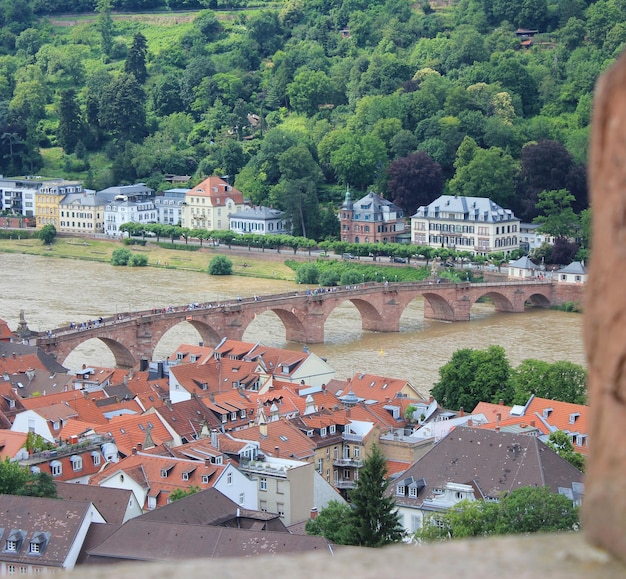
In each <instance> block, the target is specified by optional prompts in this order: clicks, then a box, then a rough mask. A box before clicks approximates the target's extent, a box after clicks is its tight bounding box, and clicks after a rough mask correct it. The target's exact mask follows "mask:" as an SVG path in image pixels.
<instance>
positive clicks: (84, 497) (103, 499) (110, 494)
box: [55, 481, 133, 525]
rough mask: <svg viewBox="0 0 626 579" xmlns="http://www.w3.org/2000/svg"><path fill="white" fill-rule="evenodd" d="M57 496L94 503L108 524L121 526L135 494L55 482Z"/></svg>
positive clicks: (120, 490) (124, 490)
mask: <svg viewBox="0 0 626 579" xmlns="http://www.w3.org/2000/svg"><path fill="white" fill-rule="evenodd" d="M55 485H56V488H57V496H59V497H60V498H62V499H66V500H72V501H82V502H87V503H93V505H94V506H95V507H96V508H97V509H98V511H99V512H100V514H101V515H102V516H103V517H104V520H105V521H106V522H107V523H110V524H115V525H121V524H122V523H123V522H124V516H125V515H126V511H127V509H128V504H129V501H130V499H131V498H132V496H133V492H132V491H130V490H126V489H114V488H108V487H99V486H94V485H79V484H75V483H66V482H61V481H55Z"/></svg>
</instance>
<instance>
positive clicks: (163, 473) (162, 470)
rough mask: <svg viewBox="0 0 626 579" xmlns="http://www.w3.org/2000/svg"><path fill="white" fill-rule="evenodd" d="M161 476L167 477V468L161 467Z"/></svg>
mask: <svg viewBox="0 0 626 579" xmlns="http://www.w3.org/2000/svg"><path fill="white" fill-rule="evenodd" d="M161 478H167V469H165V468H162V469H161Z"/></svg>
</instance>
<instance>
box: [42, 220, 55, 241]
mask: <svg viewBox="0 0 626 579" xmlns="http://www.w3.org/2000/svg"><path fill="white" fill-rule="evenodd" d="M56 236H57V228H56V227H55V226H54V225H51V224H49V223H48V224H47V225H44V226H43V227H42V228H41V229H40V230H39V239H41V241H43V243H45V244H46V245H50V244H51V243H52V242H53V241H54V238H55V237H56Z"/></svg>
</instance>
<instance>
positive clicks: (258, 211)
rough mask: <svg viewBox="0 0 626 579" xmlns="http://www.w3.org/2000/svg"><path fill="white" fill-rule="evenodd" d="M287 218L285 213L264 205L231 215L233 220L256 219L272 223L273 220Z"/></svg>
mask: <svg viewBox="0 0 626 579" xmlns="http://www.w3.org/2000/svg"><path fill="white" fill-rule="evenodd" d="M284 216H285V212H284V211H280V210H278V209H273V208H271V207H265V206H263V205H261V206H257V207H250V208H249V209H244V210H243V211H237V213H231V215H230V218H231V219H255V220H257V221H258V220H261V219H262V220H263V221H270V220H272V219H280V218H282V217H284Z"/></svg>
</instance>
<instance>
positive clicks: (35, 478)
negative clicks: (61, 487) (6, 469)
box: [16, 472, 57, 499]
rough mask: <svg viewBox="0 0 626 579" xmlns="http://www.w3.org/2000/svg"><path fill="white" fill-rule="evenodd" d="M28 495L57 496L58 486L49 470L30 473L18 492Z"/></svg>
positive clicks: (51, 497)
mask: <svg viewBox="0 0 626 579" xmlns="http://www.w3.org/2000/svg"><path fill="white" fill-rule="evenodd" d="M16 494H19V495H22V496H27V497H45V498H48V499H55V498H57V487H56V485H55V484H54V479H53V478H52V476H51V475H50V474H49V473H47V472H38V473H33V474H30V475H29V477H28V479H27V480H26V482H25V483H24V486H23V487H22V488H21V489H20V490H19V491H18V492H17V493H16Z"/></svg>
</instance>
